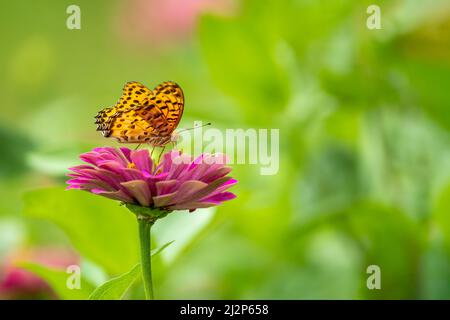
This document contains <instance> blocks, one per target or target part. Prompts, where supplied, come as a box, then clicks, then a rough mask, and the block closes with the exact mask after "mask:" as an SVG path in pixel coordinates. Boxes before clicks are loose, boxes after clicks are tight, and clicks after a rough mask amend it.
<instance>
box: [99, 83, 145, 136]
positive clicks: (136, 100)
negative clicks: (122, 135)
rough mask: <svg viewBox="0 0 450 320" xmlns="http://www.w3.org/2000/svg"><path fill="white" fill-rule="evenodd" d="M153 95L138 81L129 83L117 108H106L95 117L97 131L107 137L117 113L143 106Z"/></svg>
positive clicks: (116, 105) (123, 90)
mask: <svg viewBox="0 0 450 320" xmlns="http://www.w3.org/2000/svg"><path fill="white" fill-rule="evenodd" d="M151 94H152V92H151V91H150V89H148V88H147V87H146V86H144V85H143V84H141V83H139V82H136V81H131V82H127V83H126V84H125V86H124V87H123V89H122V96H121V97H120V99H119V101H117V103H116V104H115V106H114V107H109V108H105V109H103V110H101V111H100V112H98V113H97V115H96V116H95V123H96V124H97V131H103V134H104V135H105V133H106V135H105V136H108V130H109V129H110V126H111V122H112V120H113V117H114V115H115V114H116V113H117V112H119V111H124V110H126V109H128V108H133V107H136V106H139V105H141V104H142V102H143V101H144V100H146V99H147V98H148V97H149V95H151Z"/></svg>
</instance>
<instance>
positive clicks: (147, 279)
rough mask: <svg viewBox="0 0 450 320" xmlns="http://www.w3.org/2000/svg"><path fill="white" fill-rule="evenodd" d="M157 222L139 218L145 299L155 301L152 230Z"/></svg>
mask: <svg viewBox="0 0 450 320" xmlns="http://www.w3.org/2000/svg"><path fill="white" fill-rule="evenodd" d="M154 222H155V221H154V220H151V219H148V218H147V219H146V218H145V217H142V216H141V217H140V216H138V223H139V240H140V244H141V268H142V278H143V280H144V289H145V298H146V299H147V300H153V299H154V295H153V281H152V256H151V229H152V226H153V223H154Z"/></svg>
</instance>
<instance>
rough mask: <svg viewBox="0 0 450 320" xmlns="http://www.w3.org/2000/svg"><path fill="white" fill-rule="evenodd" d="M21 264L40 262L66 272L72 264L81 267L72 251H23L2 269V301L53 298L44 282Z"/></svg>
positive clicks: (15, 253) (4, 263) (0, 275)
mask: <svg viewBox="0 0 450 320" xmlns="http://www.w3.org/2000/svg"><path fill="white" fill-rule="evenodd" d="M21 262H31V263H37V264H40V265H44V266H47V267H49V268H55V269H61V270H65V269H66V268H67V267H68V266H70V265H73V264H77V265H78V264H79V263H80V258H79V256H78V255H76V254H75V253H74V252H72V251H71V250H69V249H66V248H59V247H40V248H29V249H22V250H18V251H16V252H14V253H12V254H10V255H8V256H7V257H6V259H5V260H4V261H3V263H2V264H1V266H0V299H16V298H32V297H39V296H41V297H51V296H53V295H54V293H53V292H52V290H51V289H50V287H49V285H48V284H47V283H46V282H45V281H44V280H42V279H41V278H39V277H38V276H36V275H34V274H33V273H31V272H30V271H28V270H25V269H22V268H21V267H20V266H19V264H20V263H21Z"/></svg>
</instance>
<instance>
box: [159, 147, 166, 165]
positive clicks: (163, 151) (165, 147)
mask: <svg viewBox="0 0 450 320" xmlns="http://www.w3.org/2000/svg"><path fill="white" fill-rule="evenodd" d="M165 148H166V146H163V147H162V150H161V153H160V154H159V157H158V163H159V161H160V160H161V156H162V154H163V152H164V149H165Z"/></svg>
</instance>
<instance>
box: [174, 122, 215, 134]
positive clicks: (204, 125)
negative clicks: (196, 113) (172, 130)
mask: <svg viewBox="0 0 450 320" xmlns="http://www.w3.org/2000/svg"><path fill="white" fill-rule="evenodd" d="M210 125H211V122H208V123H205V124H203V125H201V126H197V127H192V128H187V129H183V130H180V131H178V133H182V132H184V131H189V130H194V129H198V128H203V127H206V126H210Z"/></svg>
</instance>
